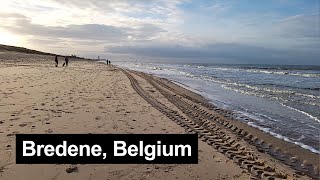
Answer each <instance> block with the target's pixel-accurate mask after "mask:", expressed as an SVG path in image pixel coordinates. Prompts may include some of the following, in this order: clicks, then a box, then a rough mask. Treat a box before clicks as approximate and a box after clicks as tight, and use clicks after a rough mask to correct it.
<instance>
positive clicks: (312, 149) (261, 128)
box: [248, 122, 320, 154]
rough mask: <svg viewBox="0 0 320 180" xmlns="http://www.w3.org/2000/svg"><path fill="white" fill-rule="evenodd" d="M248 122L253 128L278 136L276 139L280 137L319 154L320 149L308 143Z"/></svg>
mask: <svg viewBox="0 0 320 180" xmlns="http://www.w3.org/2000/svg"><path fill="white" fill-rule="evenodd" d="M248 124H249V125H250V126H252V127H255V128H258V129H260V130H261V131H263V132H266V133H268V134H271V135H272V136H274V137H276V138H278V139H282V140H284V141H287V142H290V143H293V144H296V145H298V146H300V147H302V148H304V149H308V150H309V151H311V152H313V153H317V154H320V151H318V150H316V149H314V148H313V147H311V146H308V145H305V144H303V143H301V142H298V141H293V140H291V139H289V138H288V137H286V136H282V135H281V134H278V133H274V132H272V131H270V128H264V127H260V126H258V125H256V124H254V122H248Z"/></svg>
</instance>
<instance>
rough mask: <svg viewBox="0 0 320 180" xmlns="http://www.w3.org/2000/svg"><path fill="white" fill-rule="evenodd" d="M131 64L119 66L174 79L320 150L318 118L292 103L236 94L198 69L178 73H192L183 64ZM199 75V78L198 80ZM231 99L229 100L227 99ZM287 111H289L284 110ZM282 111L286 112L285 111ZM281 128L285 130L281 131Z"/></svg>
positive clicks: (277, 132)
mask: <svg viewBox="0 0 320 180" xmlns="http://www.w3.org/2000/svg"><path fill="white" fill-rule="evenodd" d="M130 64H131V63H127V64H125V63H124V64H119V67H124V68H127V69H131V70H135V71H138V72H144V73H147V74H152V75H154V76H156V77H160V78H167V79H168V80H170V81H172V82H173V83H175V84H178V85H180V86H183V87H184V88H186V89H188V90H191V91H192V92H195V93H197V94H200V95H202V96H203V97H204V98H205V99H207V100H208V101H210V102H211V103H212V104H214V105H215V106H217V107H221V108H224V109H229V110H231V111H233V112H234V114H235V115H234V116H237V118H238V120H240V121H244V122H245V123H248V124H249V125H250V126H253V127H255V128H259V129H260V130H261V131H264V132H266V133H268V134H270V135H272V136H275V137H277V138H279V139H282V140H284V141H288V142H290V143H293V144H296V145H299V146H301V147H302V148H305V149H308V150H309V151H311V152H313V153H317V154H320V150H319V141H318V140H317V138H316V137H318V135H319V134H318V131H317V129H316V127H317V126H318V124H316V123H317V118H314V116H312V115H309V114H308V113H306V112H304V111H300V110H298V109H294V108H292V107H290V106H287V105H285V104H283V103H282V102H278V101H274V100H273V99H268V98H266V99H264V98H262V97H260V96H252V97H251V96H250V95H247V94H245V93H244V94H242V92H241V93H239V95H236V92H234V91H233V90H229V89H228V88H224V87H221V88H220V85H221V84H219V83H214V82H213V83H210V82H211V81H210V80H208V82H207V81H206V79H201V78H200V76H201V75H199V72H198V73H196V72H195V73H194V74H192V76H191V77H190V78H189V76H185V75H184V74H182V75H179V73H178V72H180V73H181V72H184V73H187V74H188V73H192V69H187V70H185V69H183V68H181V69H180V66H179V67H176V66H172V67H171V66H167V65H166V64H164V65H157V64H154V65H146V66H142V65H141V66H139V65H137V64H132V66H133V67H132V68H130V67H129V66H128V65H130ZM153 66H154V67H157V66H158V67H160V68H159V69H161V68H164V69H163V71H162V70H156V71H152V70H149V67H153ZM170 67H171V68H173V70H171V69H170ZM210 67H211V66H210ZM215 68H216V67H215ZM212 69H213V68H212ZM207 70H208V69H207ZM207 70H206V71H207ZM213 74H214V73H213ZM193 76H195V77H193ZM198 79H199V81H197V80H198ZM217 81H218V82H219V81H222V80H217ZM207 83H208V84H207ZM206 85H208V87H202V86H206ZM221 86H224V84H222V85H221ZM214 88H218V89H217V90H216V89H214ZM211 89H212V90H211ZM225 89H227V90H225ZM229 91H230V92H229ZM228 95H229V96H231V97H233V96H234V97H235V98H228ZM247 96H250V97H248V98H247ZM236 97H238V98H239V99H243V100H245V101H244V102H241V101H242V100H238V99H236ZM228 100H229V102H230V103H229V102H228ZM250 101H252V102H253V103H252V104H250V103H251V102H250ZM242 103H243V104H242ZM259 103H260V104H263V103H266V105H262V106H260V105H259ZM256 104H257V108H251V107H250V106H254V105H256ZM268 107H270V108H271V109H272V110H269V111H268V110H267V111H262V109H263V108H267V109H268ZM277 108H280V109H279V110H278V109H277ZM259 110H260V111H259ZM286 111H288V112H287V113H285V112H286ZM235 112H237V113H238V114H236V113H235ZM279 112H283V114H281V113H279ZM272 113H275V114H274V115H277V116H272V115H273V114H272ZM290 113H291V114H290ZM286 115H287V117H286ZM294 115H295V116H294ZM304 116H305V117H304ZM290 118H291V119H290ZM304 118H305V119H304ZM300 119H301V122H300V121H299V123H297V124H294V123H295V122H294V121H293V120H300ZM287 120H288V121H287ZM304 120H305V121H304ZM310 121H312V122H310ZM288 123H289V125H290V123H293V125H292V126H288V128H286V127H284V124H288ZM302 123H303V124H302ZM300 124H301V125H303V126H302V127H301V128H299V126H298V125H300ZM278 125H279V127H278ZM308 126H309V127H312V128H310V131H307V130H308V128H306V129H305V127H308ZM289 127H290V128H289ZM291 128H294V129H295V128H297V132H295V133H293V132H294V131H293V130H292V129H291ZM280 129H281V130H284V131H280ZM303 130H306V131H303ZM291 132H292V133H291ZM307 132H309V133H307ZM311 134H314V135H315V136H313V137H312V136H311ZM309 135H310V136H309ZM309 138H310V139H309Z"/></svg>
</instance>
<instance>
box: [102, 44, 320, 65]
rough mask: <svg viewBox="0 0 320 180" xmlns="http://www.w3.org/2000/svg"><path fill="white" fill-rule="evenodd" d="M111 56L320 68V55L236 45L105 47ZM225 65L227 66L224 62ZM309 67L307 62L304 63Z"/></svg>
mask: <svg viewBox="0 0 320 180" xmlns="http://www.w3.org/2000/svg"><path fill="white" fill-rule="evenodd" d="M105 51H106V52H109V53H119V54H132V55H143V56H147V57H150V58H155V57H159V58H167V59H170V58H181V59H193V61H194V62H210V60H211V59H232V60H233V61H232V62H239V63H257V62H259V63H264V64H272V63H276V64H279V63H280V64H299V62H301V58H308V61H309V62H310V63H311V64H317V60H318V57H319V56H320V53H319V52H318V53H316V52H314V53H310V52H308V53H306V52H303V51H289V50H279V49H273V48H264V47H259V46H250V45H244V44H233V43H216V44H208V45H205V46H201V47H195V46H182V45H164V44H163V45H146V46H143V45H135V46H127V45H124V46H112V47H105ZM221 63H226V62H225V61H222V62H221ZM303 63H305V62H303Z"/></svg>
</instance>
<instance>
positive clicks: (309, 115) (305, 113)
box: [280, 103, 320, 122]
mask: <svg viewBox="0 0 320 180" xmlns="http://www.w3.org/2000/svg"><path fill="white" fill-rule="evenodd" d="M280 104H281V105H282V106H285V107H287V108H289V109H292V110H294V111H297V112H299V113H302V114H304V115H306V116H308V117H309V118H311V119H314V120H316V121H318V122H320V120H319V119H318V118H317V117H314V116H312V115H311V114H308V113H307V112H304V111H301V110H299V109H296V108H293V107H291V106H288V105H285V104H283V103H280Z"/></svg>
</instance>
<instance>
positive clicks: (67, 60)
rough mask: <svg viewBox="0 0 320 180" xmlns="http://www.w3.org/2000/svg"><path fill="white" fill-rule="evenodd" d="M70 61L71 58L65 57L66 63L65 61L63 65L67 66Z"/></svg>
mask: <svg viewBox="0 0 320 180" xmlns="http://www.w3.org/2000/svg"><path fill="white" fill-rule="evenodd" d="M68 63H69V58H68V57H67V56H66V57H65V58H64V63H63V65H62V66H64V65H66V67H67V66H68Z"/></svg>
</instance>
